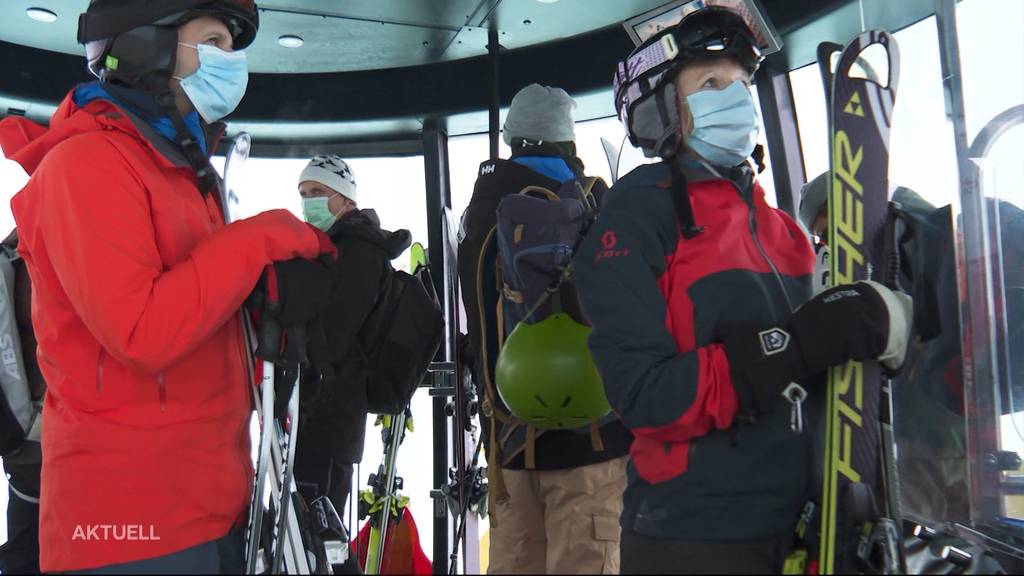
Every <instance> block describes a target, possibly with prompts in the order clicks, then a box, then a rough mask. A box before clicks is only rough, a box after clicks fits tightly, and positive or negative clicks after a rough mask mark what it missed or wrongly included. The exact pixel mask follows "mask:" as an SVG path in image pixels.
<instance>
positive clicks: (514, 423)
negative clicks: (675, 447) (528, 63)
mask: <svg viewBox="0 0 1024 576" xmlns="http://www.w3.org/2000/svg"><path fill="white" fill-rule="evenodd" d="M575 107H576V103H575V101H574V100H573V99H572V98H571V97H570V96H569V94H567V93H566V92H565V90H562V89H561V88H555V87H549V86H541V85H539V84H531V85H529V86H527V87H525V88H523V89H522V90H521V91H519V93H517V94H516V95H515V97H514V98H513V99H512V106H511V108H510V109H509V112H508V116H507V118H506V120H505V125H504V130H503V132H504V133H503V138H504V140H505V142H506V143H507V144H508V145H509V146H510V147H511V148H512V155H511V158H510V159H508V160H501V159H499V160H488V161H485V162H483V163H482V164H481V165H480V170H479V176H478V178H477V181H476V185H475V187H474V190H473V197H472V199H471V200H470V203H469V206H468V208H467V209H466V212H465V214H464V215H463V218H462V223H463V232H464V236H463V239H462V241H461V242H460V243H459V254H458V268H459V280H460V285H461V289H462V298H463V302H464V304H465V307H466V315H467V319H468V322H467V324H468V332H469V338H468V346H466V349H464V350H463V351H462V352H460V353H461V354H462V357H463V358H464V359H466V360H465V361H466V363H467V365H469V366H470V367H471V369H472V371H473V379H474V382H475V383H476V385H477V388H478V392H479V395H480V397H481V398H482V399H483V402H482V407H483V408H482V410H481V412H482V413H481V424H482V427H481V428H482V430H483V435H484V440H485V443H484V446H485V447H486V448H487V459H488V468H487V469H488V480H489V485H490V494H489V499H490V503H489V512H490V523H491V532H490V564H489V568H488V573H491V574H544V573H548V574H569V573H591V574H594V573H596V574H601V573H604V574H617V573H618V572H619V525H618V517H619V514H620V513H621V512H622V492H623V490H624V489H625V486H626V473H625V467H626V459H627V455H628V454H629V445H630V443H631V442H632V435H631V434H630V433H629V431H627V430H626V429H625V428H624V427H623V426H622V424H621V422H619V421H618V419H616V418H614V417H613V418H609V419H607V421H605V420H603V419H602V420H600V421H599V422H598V423H596V424H595V425H594V426H593V427H592V428H591V429H590V431H589V432H588V429H587V428H582V429H580V430H582V431H583V432H584V433H580V430H537V429H534V428H532V427H530V426H527V425H525V424H524V422H523V421H521V420H519V419H517V418H515V417H514V416H513V415H512V414H511V412H510V411H509V409H508V407H507V406H506V405H505V404H504V403H503V402H502V400H501V398H500V396H499V395H498V394H497V393H496V389H495V385H494V374H495V364H496V360H497V357H498V353H499V351H500V349H499V344H498V341H499V338H501V337H503V336H505V334H504V333H503V331H502V328H501V323H500V322H499V320H498V318H497V316H498V314H497V307H498V306H499V303H500V302H501V296H500V294H499V291H498V288H497V285H498V284H497V282H498V276H497V272H496V271H495V268H496V264H497V262H498V260H499V257H498V255H497V247H496V244H497V243H496V242H495V241H493V237H494V235H493V234H491V231H492V229H494V228H495V224H496V220H497V218H496V214H495V210H496V209H497V207H498V204H499V202H500V201H501V200H502V199H503V198H505V197H507V196H509V195H514V194H519V193H520V192H521V191H522V190H524V189H525V188H527V187H530V186H533V187H541V188H545V189H547V190H550V191H557V190H558V189H559V188H560V187H561V186H562V185H563V184H565V183H571V182H572V181H574V180H575V181H577V182H579V181H580V180H582V179H584V173H583V168H584V167H583V163H582V162H581V161H580V160H579V158H577V157H576V144H575V130H574V121H573V109H574V108H575ZM606 190H607V186H606V185H605V184H604V183H603V182H601V181H600V179H598V180H597V181H596V184H595V185H594V188H593V192H594V197H595V199H596V200H597V202H598V204H600V201H601V199H602V198H603V196H604V192H605V191H606ZM527 228H529V223H527ZM507 328H510V326H507ZM499 332H502V333H499Z"/></svg>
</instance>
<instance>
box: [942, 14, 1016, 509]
mask: <svg viewBox="0 0 1024 576" xmlns="http://www.w3.org/2000/svg"><path fill="white" fill-rule="evenodd" d="M996 15H998V16H997V17H996ZM956 19H957V27H958V32H959V38H958V40H959V43H960V62H961V67H962V87H963V100H964V116H965V124H966V126H965V127H966V133H967V138H968V143H970V144H971V157H972V165H974V166H976V167H977V169H978V177H977V180H976V181H975V182H976V183H977V185H978V187H977V188H976V189H972V192H974V193H975V194H980V195H981V196H982V201H981V204H980V205H981V206H983V208H982V212H983V214H982V216H984V218H982V219H981V220H980V224H981V234H980V238H981V240H982V241H983V242H984V245H983V246H982V249H981V250H980V251H975V252H973V253H972V252H971V251H970V250H968V251H967V255H966V256H967V261H966V263H967V270H965V274H966V277H967V282H970V283H971V286H970V288H971V289H973V290H977V289H978V288H979V287H981V285H987V287H988V291H989V296H988V303H989V306H990V307H991V310H993V312H994V313H993V315H992V320H993V322H992V323H991V324H990V326H991V332H990V333H989V335H988V338H989V346H990V347H991V349H992V350H994V353H993V354H992V356H991V357H990V358H984V357H975V358H973V359H972V361H973V362H975V363H982V362H986V363H991V364H992V365H993V366H992V369H991V370H990V373H991V375H992V380H993V382H975V383H974V384H975V386H978V387H980V386H991V385H993V384H995V385H996V386H997V389H996V392H995V395H994V401H995V402H994V403H995V408H997V409H998V411H996V412H995V414H996V416H997V417H998V420H997V421H995V424H994V425H995V427H996V428H997V429H996V430H995V431H987V430H984V429H982V430H979V434H980V436H982V437H985V436H989V437H992V440H991V444H990V445H988V446H982V445H980V444H979V449H984V450H986V452H987V450H993V449H994V450H996V451H997V452H996V453H995V458H990V455H989V454H987V453H981V454H979V455H978V462H979V464H980V465H984V464H982V463H984V462H986V461H988V462H996V463H998V466H997V469H998V470H999V471H1000V476H999V477H998V478H994V477H992V476H990V475H982V476H981V477H982V478H984V481H983V483H985V484H986V485H985V486H982V487H981V491H980V492H979V493H977V494H976V495H975V499H976V500H975V502H974V504H975V505H976V506H977V507H978V509H979V510H980V512H981V514H980V516H981V517H983V518H984V519H985V520H992V519H993V518H991V516H992V515H993V514H995V515H998V516H1006V517H1009V518H1012V519H1016V520H1022V519H1024V495H1022V490H1021V486H1024V469H1022V466H1021V461H1020V455H1024V354H1022V352H1024V254H1022V253H1021V246H1022V243H1024V162H1022V160H1021V159H1022V158H1024V126H1022V124H1024V36H1022V30H1024V4H1021V3H1020V2H1016V1H1013V0H988V1H986V2H979V1H978V0H964V1H962V2H960V3H959V5H958V6H957V11H956ZM1011 109H1015V111H1013V110H1011ZM1012 126H1015V127H1012ZM968 208H969V207H968V206H966V205H965V206H964V207H963V209H964V214H965V215H966V214H968V213H969V212H968ZM965 220H967V219H966V218H965ZM971 223H972V221H967V225H970V224H971ZM965 233H967V234H969V233H970V230H969V229H966V228H965ZM969 271H977V272H978V274H971V273H969ZM990 396H991V395H990ZM980 397H981V396H979V398H980ZM978 409H979V413H982V414H984V413H985V412H986V407H982V406H979V407H978ZM988 411H989V412H991V407H989V410H988ZM983 422H984V421H982V423H983ZM993 479H994V480H996V481H998V482H999V486H998V490H999V494H1000V496H1001V497H1000V499H999V501H998V503H993V500H992V499H991V498H990V496H992V495H993V491H994V490H995V489H996V487H994V486H989V485H987V484H988V482H990V481H991V480H993Z"/></svg>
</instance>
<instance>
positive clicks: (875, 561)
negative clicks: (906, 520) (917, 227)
mask: <svg viewBox="0 0 1024 576" xmlns="http://www.w3.org/2000/svg"><path fill="white" fill-rule="evenodd" d="M874 46H878V47H880V48H881V50H880V49H879V48H875V47H874ZM869 47H872V48H871V51H866V49H868V48H869ZM872 51H873V52H872ZM874 54H884V55H883V56H881V57H873V55H874ZM831 55H832V51H831V50H828V49H826V50H822V51H820V54H819V57H821V58H829V61H825V62H822V63H821V65H822V70H823V75H824V76H826V79H827V80H831V82H830V86H831V94H830V96H831V98H830V99H829V101H830V106H831V112H830V117H829V120H830V143H831V146H830V148H831V150H830V152H831V154H830V158H831V178H830V182H829V194H828V214H829V227H828V244H829V247H830V249H831V252H832V262H831V264H832V270H831V275H832V276H831V277H832V282H833V283H834V285H840V284H850V283H853V282H856V281H858V280H866V279H874V280H877V281H882V282H884V281H885V279H884V278H882V276H883V274H884V272H885V270H886V265H885V263H886V254H885V248H884V230H885V223H886V218H887V214H888V202H889V180H888V171H889V129H890V126H891V123H892V112H893V107H894V104H895V98H896V86H897V80H898V78H899V54H898V50H897V47H896V42H895V40H894V39H893V37H892V36H891V35H889V34H888V33H887V32H884V31H870V32H865V33H863V34H860V35H859V36H857V37H856V38H854V39H853V41H852V42H850V44H849V45H847V47H846V49H845V50H843V52H842V54H841V56H840V57H839V62H838V65H837V66H836V67H835V70H834V72H831V71H832V66H831ZM824 72H830V73H831V74H824ZM829 76H831V77H830V78H829ZM890 405H891V403H890V400H889V398H888V386H887V384H885V383H884V377H883V374H882V372H881V370H880V367H879V365H878V364H877V363H874V362H849V363H847V364H846V365H843V366H834V367H832V368H830V369H829V371H828V386H827V398H826V418H825V445H824V463H823V464H824V470H823V472H824V473H823V479H822V480H823V486H822V496H821V508H820V513H821V534H820V543H819V553H820V558H819V572H820V573H821V574H848V573H897V572H900V570H901V558H900V557H901V554H900V552H899V548H900V546H899V542H900V526H898V518H899V514H898V510H892V508H893V506H892V504H891V501H890V499H889V498H888V486H887V484H888V483H887V481H886V480H887V478H888V475H887V469H888V464H889V463H890V459H889V458H887V457H886V455H888V454H891V447H887V446H884V442H885V441H886V440H891V435H890V434H888V433H887V432H888V431H891V421H887V419H888V418H890V415H891V411H890V410H888V409H886V408H883V407H888V406H890ZM883 431H884V432H883ZM884 437H888V438H884ZM892 489H893V490H898V489H899V488H898V486H893V487H892Z"/></svg>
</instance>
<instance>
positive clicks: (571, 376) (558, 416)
mask: <svg viewBox="0 0 1024 576" xmlns="http://www.w3.org/2000/svg"><path fill="white" fill-rule="evenodd" d="M589 335H590V328H588V327H586V326H584V325H582V324H580V323H578V322H576V321H575V320H573V319H572V318H570V317H569V316H568V315H567V314H552V315H551V316H548V317H547V318H545V319H544V320H542V321H540V322H537V323H535V324H526V323H525V322H520V323H519V325H518V326H516V328H515V330H513V331H512V334H510V335H509V337H508V340H507V341H506V342H505V346H504V347H503V348H502V349H501V353H500V354H499V355H498V363H497V366H496V367H495V374H494V376H495V384H496V385H497V388H498V395H499V396H501V400H502V401H503V402H504V403H505V405H506V406H508V409H509V410H510V411H511V412H512V414H513V415H515V416H517V417H518V418H519V419H521V420H523V421H524V422H526V423H527V424H531V425H533V426H535V427H536V428H541V429H569V428H579V427H581V426H586V425H587V424H590V423H592V422H594V421H596V420H598V419H599V418H601V417H602V416H605V415H607V414H608V413H609V412H611V406H609V405H608V399H607V398H606V397H605V395H604V384H602V382H601V376H600V374H598V373H597V366H595V365H594V360H593V358H592V357H591V356H590V350H589V349H588V348H587V336H589Z"/></svg>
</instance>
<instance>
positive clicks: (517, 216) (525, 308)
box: [495, 178, 597, 347]
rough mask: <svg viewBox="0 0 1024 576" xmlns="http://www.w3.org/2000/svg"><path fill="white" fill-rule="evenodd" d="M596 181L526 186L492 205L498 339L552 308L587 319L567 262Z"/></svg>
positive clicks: (587, 216) (591, 205)
mask: <svg viewBox="0 0 1024 576" xmlns="http://www.w3.org/2000/svg"><path fill="white" fill-rule="evenodd" d="M596 181H597V179H596V178H586V179H582V180H581V179H573V180H569V181H568V182H565V183H564V184H562V186H561V187H559V188H558V190H555V191H551V190H548V189H546V188H542V187H540V186H527V187H526V188H523V189H522V190H521V191H520V192H519V193H518V194H511V195H509V196H506V197H505V198H502V200H501V202H500V203H499V204H498V209H497V211H496V212H495V214H496V216H497V225H496V227H495V236H496V238H497V244H498V274H499V278H500V290H501V301H502V314H501V315H500V316H499V324H501V325H499V327H498V333H499V335H500V337H501V338H507V337H508V335H509V334H511V333H512V330H513V329H514V328H515V327H516V325H517V324H519V323H520V322H526V323H528V324H534V323H537V322H540V321H541V320H543V319H545V318H547V317H548V316H550V315H552V314H554V313H557V312H565V313H567V314H569V316H571V317H572V318H573V319H574V320H576V321H577V322H579V323H581V324H588V322H587V321H586V318H584V317H583V313H582V310H581V309H580V306H579V300H578V298H577V296H576V290H575V287H574V286H573V283H572V270H571V264H572V257H573V255H574V253H575V251H576V247H577V246H578V245H579V243H580V240H582V238H583V236H584V235H585V234H586V230H587V229H588V228H589V226H590V223H591V222H592V221H593V219H594V217H596V214H597V202H596V200H595V199H594V196H593V194H592V192H591V191H592V189H593V187H594V183H595V182H596ZM499 347H500V346H499Z"/></svg>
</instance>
